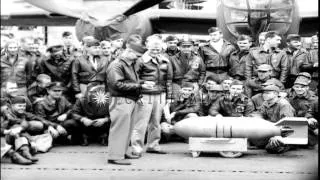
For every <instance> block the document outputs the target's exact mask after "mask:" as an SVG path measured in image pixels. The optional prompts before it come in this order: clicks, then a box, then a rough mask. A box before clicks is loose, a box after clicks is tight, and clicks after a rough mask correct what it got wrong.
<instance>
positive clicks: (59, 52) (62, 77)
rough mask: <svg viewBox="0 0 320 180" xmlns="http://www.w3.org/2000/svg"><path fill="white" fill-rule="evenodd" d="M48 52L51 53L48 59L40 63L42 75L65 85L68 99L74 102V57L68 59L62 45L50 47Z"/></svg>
mask: <svg viewBox="0 0 320 180" xmlns="http://www.w3.org/2000/svg"><path fill="white" fill-rule="evenodd" d="M47 51H48V52H49V53H50V56H48V57H47V58H46V59H44V60H43V61H41V63H40V73H41V74H47V75H49V76H50V77H51V81H52V82H54V81H59V82H62V83H63V84H65V86H66V88H67V89H66V91H65V92H64V93H65V94H66V97H67V98H68V99H69V100H73V98H74V93H72V89H71V72H72V71H71V68H72V63H73V61H74V59H73V58H74V57H73V56H70V57H67V56H66V55H65V53H64V51H63V46H62V45H55V46H50V47H49V48H48V49H47Z"/></svg>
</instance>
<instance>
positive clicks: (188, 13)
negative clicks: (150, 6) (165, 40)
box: [149, 9, 216, 34]
mask: <svg viewBox="0 0 320 180" xmlns="http://www.w3.org/2000/svg"><path fill="white" fill-rule="evenodd" d="M149 13H150V20H151V24H152V27H153V30H154V32H156V33H180V34H208V28H209V27H212V26H216V12H215V11H212V12H204V11H196V10H176V9H174V10H173V9H158V10H150V12H149Z"/></svg>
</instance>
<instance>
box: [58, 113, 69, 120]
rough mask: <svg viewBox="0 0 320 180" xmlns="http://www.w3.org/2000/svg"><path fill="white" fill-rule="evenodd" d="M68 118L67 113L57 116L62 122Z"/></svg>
mask: <svg viewBox="0 0 320 180" xmlns="http://www.w3.org/2000/svg"><path fill="white" fill-rule="evenodd" d="M66 119H67V114H61V115H60V116H58V118H57V120H58V121H60V122H62V121H65V120H66Z"/></svg>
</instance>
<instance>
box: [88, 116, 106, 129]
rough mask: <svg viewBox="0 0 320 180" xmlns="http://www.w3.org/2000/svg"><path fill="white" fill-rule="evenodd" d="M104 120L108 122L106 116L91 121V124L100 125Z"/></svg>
mask: <svg viewBox="0 0 320 180" xmlns="http://www.w3.org/2000/svg"><path fill="white" fill-rule="evenodd" d="M106 122H108V118H99V119H96V120H94V121H93V123H92V126H94V127H101V126H102V125H103V124H104V123H106Z"/></svg>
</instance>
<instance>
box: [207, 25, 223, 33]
mask: <svg viewBox="0 0 320 180" xmlns="http://www.w3.org/2000/svg"><path fill="white" fill-rule="evenodd" d="M217 31H219V32H221V30H220V29H219V28H218V27H211V28H209V29H208V33H209V34H210V33H214V32H217Z"/></svg>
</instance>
